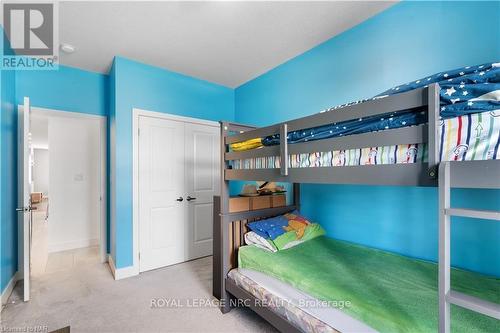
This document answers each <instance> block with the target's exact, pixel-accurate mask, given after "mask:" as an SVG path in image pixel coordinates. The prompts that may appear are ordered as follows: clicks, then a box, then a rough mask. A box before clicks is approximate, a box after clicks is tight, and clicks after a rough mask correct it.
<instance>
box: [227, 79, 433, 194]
mask: <svg viewBox="0 0 500 333" xmlns="http://www.w3.org/2000/svg"><path fill="white" fill-rule="evenodd" d="M439 91H440V88H439V85H438V84H437V83H435V84H432V85H429V86H428V87H424V88H419V89H415V90H411V91H408V92H404V93H400V94H396V95H391V96H387V97H384V98H379V99H373V100H369V101H366V102H363V103H359V104H354V105H350V106H347V107H344V108H341V109H337V110H335V111H331V112H323V113H318V114H314V115H311V116H307V117H303V118H299V119H294V120H290V121H287V122H283V123H279V124H274V125H270V126H266V127H261V128H255V127H250V126H245V125H240V124H234V123H221V125H222V127H223V128H222V132H223V133H224V134H225V135H224V136H223V138H222V140H223V142H222V146H223V151H222V153H223V161H224V163H225V167H224V168H223V169H224V170H223V171H225V172H224V174H223V175H222V176H223V177H224V179H240V180H273V181H287V180H288V176H289V175H290V168H289V165H288V157H289V154H300V153H315V152H325V151H332V150H347V149H357V148H364V147H381V146H389V145H394V144H398V145H399V144H415V143H418V144H420V143H427V144H428V168H427V178H428V181H427V183H425V182H424V183H422V185H433V186H435V185H437V183H436V180H435V179H436V178H437V167H438V164H439V111H440V97H439V96H440V92H439ZM424 107H426V109H427V116H428V123H427V124H422V125H417V126H411V127H402V128H396V129H388V130H384V131H378V132H369V133H363V134H355V135H349V136H344V137H335V138H329V139H322V140H315V141H309V142H301V143H295V144H291V145H289V144H288V141H287V135H288V133H290V132H292V131H296V130H303V129H306V128H313V127H317V126H321V125H327V124H332V123H339V122H342V121H348V120H353V119H360V118H366V117H371V116H378V115H380V116H381V115H385V114H389V113H392V112H398V111H403V110H419V111H421V110H422V108H424ZM415 112H417V111H415ZM231 132H232V133H233V134H231ZM234 132H236V134H234ZM277 133H279V134H280V144H279V146H278V145H277V146H264V147H261V148H259V149H252V150H247V151H230V149H228V145H230V144H231V143H237V142H242V141H245V140H249V139H254V138H263V137H266V136H269V135H275V134H277ZM270 156H279V158H280V161H281V163H280V170H279V173H276V171H275V170H272V169H271V170H262V169H260V170H259V169H257V170H255V169H253V170H231V168H230V166H229V161H232V160H243V159H249V158H257V157H270ZM379 166H380V165H379ZM384 166H385V167H386V168H387V169H397V167H396V166H394V165H384ZM361 167H362V168H363V166H361ZM408 168H411V167H410V166H408ZM321 169H325V168H321ZM309 171H310V170H309ZM294 172H300V171H297V170H296V171H294ZM336 172H340V171H336ZM316 174H317V176H316V177H322V176H320V174H322V173H320V172H319V170H318V172H317V173H316ZM324 174H325V175H328V174H329V173H324ZM259 177H261V178H262V177H265V179H258V178H259ZM293 181H297V180H293ZM319 182H323V183H327V182H331V180H330V181H329V180H328V179H324V180H323V179H321V181H319ZM361 182H362V180H360V183H361Z"/></svg>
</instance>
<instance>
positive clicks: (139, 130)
mask: <svg viewBox="0 0 500 333" xmlns="http://www.w3.org/2000/svg"><path fill="white" fill-rule="evenodd" d="M137 135H138V136H139V135H141V129H140V128H138V129H137Z"/></svg>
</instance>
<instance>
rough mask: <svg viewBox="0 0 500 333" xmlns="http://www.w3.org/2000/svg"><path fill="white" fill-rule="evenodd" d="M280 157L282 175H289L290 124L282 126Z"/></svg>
mask: <svg viewBox="0 0 500 333" xmlns="http://www.w3.org/2000/svg"><path fill="white" fill-rule="evenodd" d="M280 157H281V162H280V165H281V175H282V176H288V126H287V124H281V126H280Z"/></svg>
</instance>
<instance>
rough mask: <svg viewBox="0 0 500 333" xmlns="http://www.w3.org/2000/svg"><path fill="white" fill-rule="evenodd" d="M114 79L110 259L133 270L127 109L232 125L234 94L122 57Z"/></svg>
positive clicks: (129, 147) (117, 265)
mask: <svg viewBox="0 0 500 333" xmlns="http://www.w3.org/2000/svg"><path fill="white" fill-rule="evenodd" d="M113 74H114V79H111V80H112V84H110V86H114V89H115V91H114V92H112V93H111V96H113V97H112V98H113V101H112V102H111V104H112V105H113V104H114V106H115V109H114V110H110V115H111V116H110V119H111V122H112V124H111V126H110V128H111V131H112V132H111V134H112V136H113V137H112V138H111V142H115V145H114V149H113V146H112V152H111V154H112V157H111V180H112V184H111V191H112V192H114V193H115V194H116V197H115V198H116V201H114V202H111V206H112V208H111V214H112V216H113V218H114V221H115V223H114V224H115V226H114V227H115V230H114V232H112V234H114V237H115V239H114V240H113V239H112V241H111V244H112V246H111V254H112V256H113V259H114V262H115V265H116V267H117V268H122V267H126V266H131V265H133V253H132V245H133V241H132V109H133V108H140V109H144V110H149V111H157V112H165V113H170V114H175V115H182V116H188V117H195V118H201V119H208V120H215V121H218V120H221V119H224V120H234V90H233V89H229V88H226V87H223V86H220V85H216V84H213V83H210V82H207V81H202V80H199V79H195V78H192V77H189V76H185V75H181V74H178V73H174V72H170V71H167V70H164V69H161V68H158V67H154V66H150V65H146V64H142V63H138V62H135V61H132V60H128V59H125V58H122V57H115V61H114V68H113ZM113 150H114V151H113ZM113 180H114V182H113Z"/></svg>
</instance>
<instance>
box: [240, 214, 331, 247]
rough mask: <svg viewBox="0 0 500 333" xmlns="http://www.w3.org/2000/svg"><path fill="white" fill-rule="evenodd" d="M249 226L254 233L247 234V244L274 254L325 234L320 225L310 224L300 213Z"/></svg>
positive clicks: (261, 221)
mask: <svg viewBox="0 0 500 333" xmlns="http://www.w3.org/2000/svg"><path fill="white" fill-rule="evenodd" d="M247 226H248V227H249V228H250V230H252V232H249V233H247V234H245V242H246V244H249V245H250V244H252V245H256V246H258V247H260V248H263V249H266V250H269V251H272V252H276V251H279V250H285V249H289V248H291V247H293V246H296V245H298V244H300V243H303V242H305V241H307V240H309V239H313V238H315V237H318V236H321V235H324V234H325V231H324V230H323V228H322V227H321V226H320V225H319V224H316V223H311V222H309V221H308V220H307V219H306V218H304V217H303V216H301V215H300V214H299V212H298V211H293V212H292V213H287V214H285V215H281V216H277V217H273V218H269V219H264V220H260V221H257V222H252V223H249V224H248V225H247ZM247 235H248V236H247Z"/></svg>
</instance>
